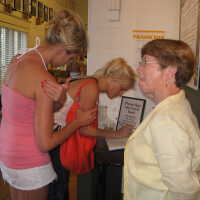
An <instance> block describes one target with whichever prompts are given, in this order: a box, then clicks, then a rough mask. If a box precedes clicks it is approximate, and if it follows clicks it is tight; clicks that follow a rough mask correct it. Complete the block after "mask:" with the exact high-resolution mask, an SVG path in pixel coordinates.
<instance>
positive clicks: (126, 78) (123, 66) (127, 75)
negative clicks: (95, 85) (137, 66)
mask: <svg viewBox="0 0 200 200" xmlns="http://www.w3.org/2000/svg"><path fill="white" fill-rule="evenodd" d="M93 76H94V77H96V78H101V77H107V78H108V77H109V78H112V79H116V80H118V81H120V82H121V83H125V84H129V85H130V87H131V86H134V83H135V80H136V74H135V72H134V70H133V69H132V67H131V66H130V65H128V64H127V62H126V61H125V60H124V59H123V58H115V59H113V60H111V61H109V62H108V63H106V65H105V66H104V67H102V68H100V69H99V70H97V71H96V72H95V73H94V75H93Z"/></svg>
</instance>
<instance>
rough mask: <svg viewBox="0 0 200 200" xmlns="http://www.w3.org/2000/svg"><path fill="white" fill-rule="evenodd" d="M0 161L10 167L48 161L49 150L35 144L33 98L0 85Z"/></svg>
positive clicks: (36, 164) (27, 166)
mask: <svg viewBox="0 0 200 200" xmlns="http://www.w3.org/2000/svg"><path fill="white" fill-rule="evenodd" d="M2 105H3V106H2V121H1V127H0V161H2V162H3V163H4V164H5V165H6V166H7V167H9V168H13V169H27V168H32V167H36V166H41V165H45V164H48V163H49V162H50V158H49V155H48V153H44V152H41V151H40V150H39V148H38V147H37V144H36V141H35V132H34V124H35V123H34V116H35V101H34V100H33V99H31V98H28V97H25V96H23V95H22V94H20V93H19V92H17V91H16V90H14V89H11V88H9V87H7V86H6V85H3V88H2Z"/></svg>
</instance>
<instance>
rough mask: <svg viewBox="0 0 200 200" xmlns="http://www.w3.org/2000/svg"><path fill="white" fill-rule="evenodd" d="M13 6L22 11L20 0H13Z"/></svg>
mask: <svg viewBox="0 0 200 200" xmlns="http://www.w3.org/2000/svg"><path fill="white" fill-rule="evenodd" d="M14 8H15V9H16V10H19V11H22V1H21V0H14Z"/></svg>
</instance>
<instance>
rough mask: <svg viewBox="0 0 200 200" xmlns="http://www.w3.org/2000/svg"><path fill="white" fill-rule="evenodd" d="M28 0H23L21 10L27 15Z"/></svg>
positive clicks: (28, 12) (28, 8)
mask: <svg viewBox="0 0 200 200" xmlns="http://www.w3.org/2000/svg"><path fill="white" fill-rule="evenodd" d="M30 11H31V8H30V0H23V12H24V13H25V14H27V15H29V14H30Z"/></svg>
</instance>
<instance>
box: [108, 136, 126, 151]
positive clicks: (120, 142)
mask: <svg viewBox="0 0 200 200" xmlns="http://www.w3.org/2000/svg"><path fill="white" fill-rule="evenodd" d="M127 140H128V137H127V138H115V139H106V143H107V145H108V149H109V151H113V150H119V149H124V148H125V145H126V142H127Z"/></svg>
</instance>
